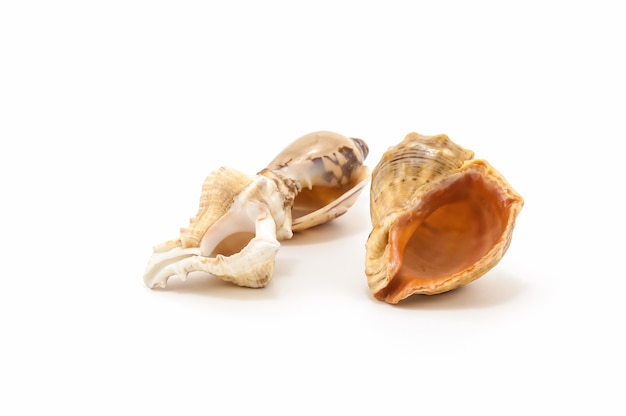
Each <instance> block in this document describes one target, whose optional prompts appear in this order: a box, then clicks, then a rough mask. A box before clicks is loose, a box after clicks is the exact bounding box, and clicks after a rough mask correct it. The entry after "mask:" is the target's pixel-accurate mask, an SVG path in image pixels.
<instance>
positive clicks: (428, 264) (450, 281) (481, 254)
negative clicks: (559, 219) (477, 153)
mask: <svg viewBox="0 0 626 416" xmlns="http://www.w3.org/2000/svg"><path fill="white" fill-rule="evenodd" d="M473 156H474V152H472V151H471V150H467V149H464V148H463V147H461V146H459V145H457V144H455V143H453V142H452V141H451V140H450V139H449V138H448V136H446V135H443V134H441V135H438V136H423V135H420V134H417V133H411V134H409V135H407V136H406V138H405V139H404V140H403V141H402V142H401V143H400V144H398V145H397V146H393V147H390V148H389V149H388V150H387V151H386V152H385V153H384V154H383V156H382V158H381V160H380V162H379V163H378V165H377V166H376V167H375V168H374V170H373V172H372V179H371V180H372V183H371V191H370V214H371V220H372V225H373V229H372V232H371V233H370V235H369V237H368V240H367V243H366V264H365V273H366V275H367V281H368V285H369V288H370V291H371V293H372V294H373V296H374V297H375V298H376V299H379V300H383V301H386V302H388V303H393V304H395V303H398V302H399V301H400V300H402V299H405V298H406V297H408V296H410V295H413V294H426V295H434V294H438V293H443V292H447V291H449V290H452V289H455V288H457V287H459V286H461V285H464V284H467V283H469V282H472V281H473V280H475V279H477V278H479V277H480V276H482V275H484V274H485V273H486V272H487V271H489V270H490V269H491V268H492V267H494V266H495V265H496V264H497V263H498V262H499V261H500V259H501V258H502V256H503V255H504V253H505V252H506V250H507V249H508V247H509V244H510V243H511V236H512V233H513V228H514V226H515V219H516V217H517V215H518V213H519V212H520V210H521V209H522V206H523V204H524V201H523V199H522V197H521V196H520V195H519V194H518V193H517V192H515V190H513V188H511V186H510V185H509V183H508V182H507V181H506V180H505V179H504V177H503V176H502V175H501V174H500V173H499V172H498V171H496V170H495V169H494V168H493V167H492V166H491V165H490V164H489V163H487V162H486V161H484V160H475V159H473Z"/></svg>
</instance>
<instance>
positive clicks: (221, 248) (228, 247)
mask: <svg viewBox="0 0 626 416" xmlns="http://www.w3.org/2000/svg"><path fill="white" fill-rule="evenodd" d="M253 238H254V233H252V232H246V231H244V232H238V233H234V234H231V235H229V236H227V237H226V238H224V239H223V240H222V241H220V242H219V243H218V244H217V245H216V246H215V248H214V249H213V251H211V254H209V255H208V257H217V255H218V254H220V255H222V256H224V257H229V256H232V255H233V254H236V253H239V252H240V251H241V250H243V248H244V247H245V246H247V245H248V243H249V242H250V240H252V239H253Z"/></svg>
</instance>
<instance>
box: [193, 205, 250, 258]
mask: <svg viewBox="0 0 626 416" xmlns="http://www.w3.org/2000/svg"><path fill="white" fill-rule="evenodd" d="M254 237H255V222H254V220H253V219H252V218H250V217H249V216H248V215H246V214H245V211H242V210H241V209H239V202H237V203H235V204H233V207H231V209H230V210H229V211H228V212H226V214H224V215H223V216H222V217H221V218H220V219H218V220H217V221H216V222H215V223H213V225H212V226H211V227H210V228H209V229H208V230H207V232H206V234H205V235H204V237H203V238H202V242H201V243H200V253H201V255H202V256H204V257H216V256H217V255H218V254H221V255H222V256H224V257H228V256H231V255H233V254H235V253H238V252H240V251H241V250H243V248H244V247H245V246H246V245H248V243H249V242H250V241H251V240H252V239H253V238H254Z"/></svg>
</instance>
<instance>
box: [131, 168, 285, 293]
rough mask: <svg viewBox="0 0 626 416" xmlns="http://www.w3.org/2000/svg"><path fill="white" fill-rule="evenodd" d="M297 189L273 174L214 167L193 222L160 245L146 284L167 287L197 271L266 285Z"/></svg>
mask: <svg viewBox="0 0 626 416" xmlns="http://www.w3.org/2000/svg"><path fill="white" fill-rule="evenodd" d="M246 183H247V184H248V185H247V186H245V188H244V189H243V190H242V191H240V192H239V189H240V188H241V187H242V186H243V185H245V184H246ZM216 190H218V191H216ZM215 192H221V193H218V194H215ZM296 192H297V185H296V184H295V183H293V182H292V181H288V180H287V181H284V180H283V178H281V179H279V178H277V177H275V176H272V175H271V174H270V175H257V176H256V177H255V178H254V179H252V178H249V177H247V176H246V175H244V174H242V173H241V172H238V171H235V170H234V169H230V168H221V169H220V170H218V171H217V172H214V173H212V174H211V175H209V177H208V178H207V180H206V181H205V184H204V186H203V194H202V196H201V198H200V199H201V203H200V209H199V211H198V215H197V216H196V217H195V218H193V219H192V220H191V221H190V226H189V227H187V228H183V229H181V236H180V238H179V239H178V240H176V241H169V242H166V243H164V244H162V245H159V246H155V248H154V253H153V255H152V257H151V258H150V260H149V262H148V266H147V268H146V271H145V274H144V281H145V283H146V285H148V286H149V287H155V286H160V287H165V286H166V284H167V280H168V279H169V278H170V277H172V276H178V277H179V278H180V279H182V280H185V279H186V278H187V275H188V274H189V273H191V272H195V271H200V272H206V273H210V274H212V275H214V276H216V277H219V278H221V279H222V280H226V281H229V282H232V283H235V284H237V285H240V286H247V287H263V286H265V285H267V284H268V283H269V281H270V279H271V277H272V274H273V271H274V261H275V257H276V253H277V252H278V248H279V247H280V244H279V242H278V238H290V237H291V235H292V232H291V204H292V203H293V197H294V195H295V193H296ZM220 195H221V197H220ZM207 204H208V205H207ZM183 239H184V241H183Z"/></svg>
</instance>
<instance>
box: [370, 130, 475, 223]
mask: <svg viewBox="0 0 626 416" xmlns="http://www.w3.org/2000/svg"><path fill="white" fill-rule="evenodd" d="M473 155H474V152H472V151H471V150H467V149H464V148H463V147H461V146H459V145H457V144H456V143H454V142H452V141H451V140H450V138H449V137H448V136H446V135H445V134H440V135H437V136H423V135H421V134H418V133H410V134H408V135H407V136H406V137H405V139H404V140H403V141H402V142H400V143H399V144H398V145H397V146H392V147H389V148H388V149H387V151H386V152H385V153H384V154H383V156H382V158H381V160H380V162H379V163H378V164H377V165H376V167H375V168H374V170H373V172H372V184H371V190H370V207H371V209H370V215H371V219H372V224H376V223H378V222H379V221H380V220H381V218H383V217H385V216H386V215H388V214H389V213H391V212H393V211H396V210H400V209H403V208H404V207H406V206H407V205H412V204H414V202H413V201H412V197H413V196H414V194H415V191H416V190H417V189H420V188H423V187H424V186H428V185H432V184H435V183H436V182H438V181H439V180H441V179H444V178H445V177H446V176H447V175H448V174H449V173H450V172H452V171H454V170H456V169H458V168H459V167H460V166H461V165H462V164H463V162H465V161H466V160H469V159H471V158H472V157H473Z"/></svg>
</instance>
